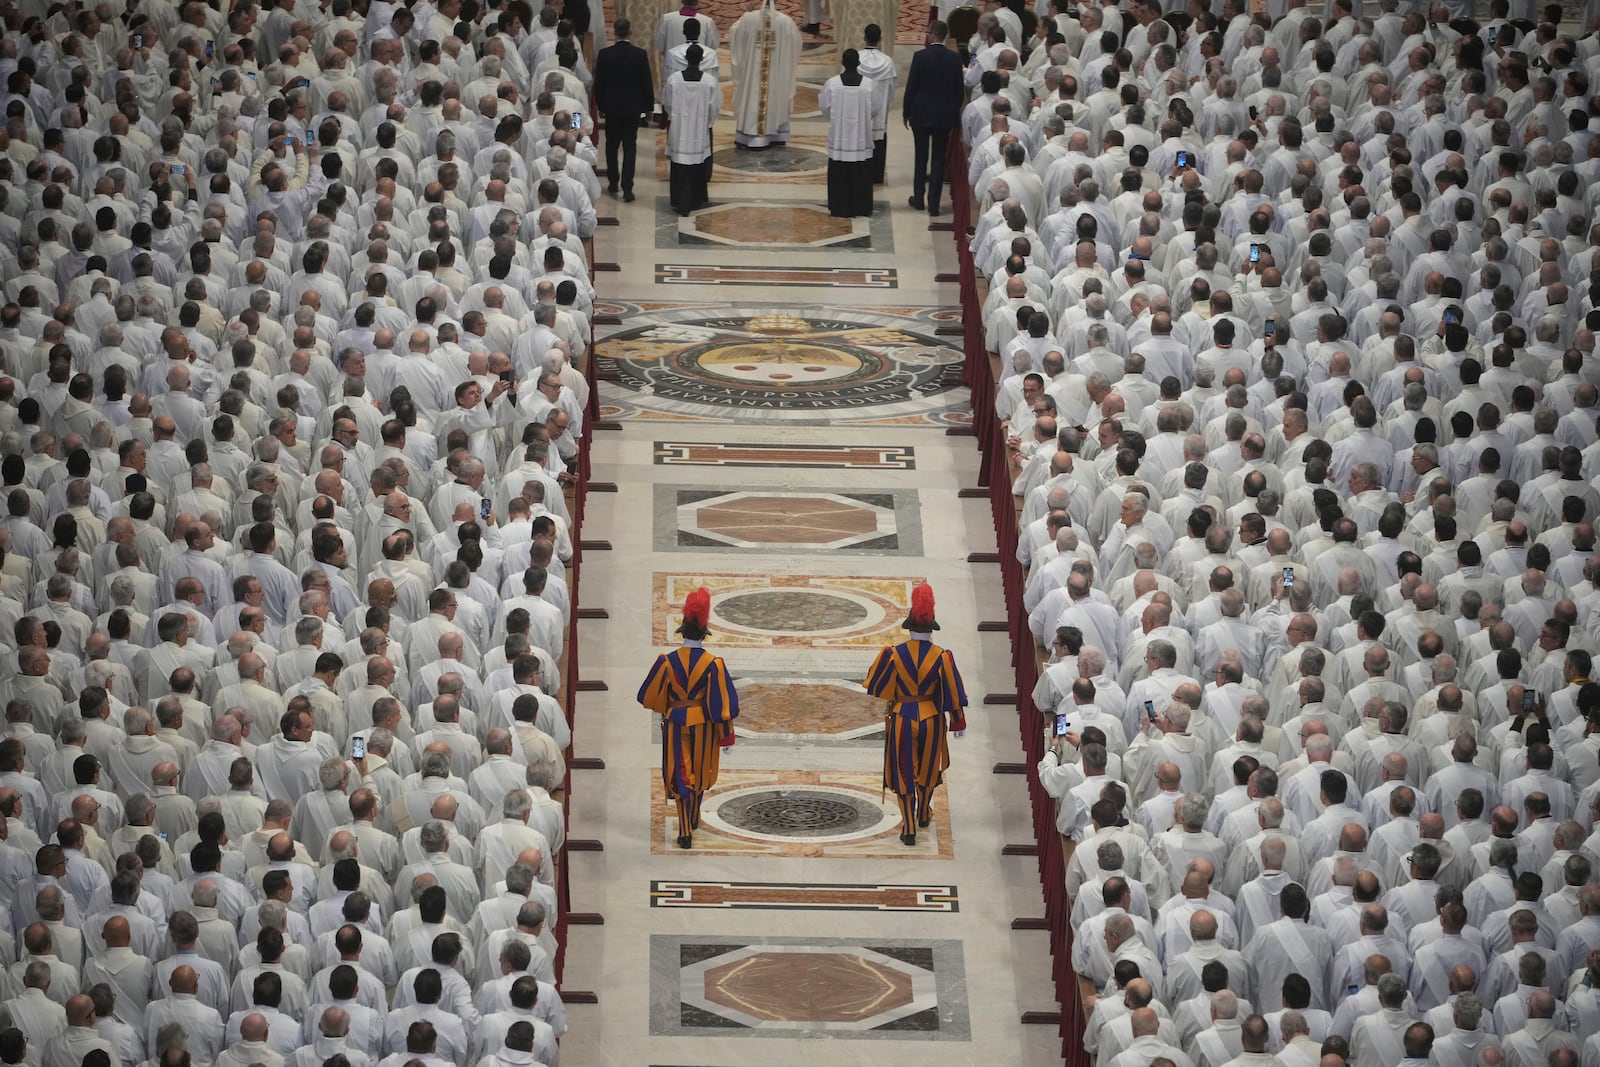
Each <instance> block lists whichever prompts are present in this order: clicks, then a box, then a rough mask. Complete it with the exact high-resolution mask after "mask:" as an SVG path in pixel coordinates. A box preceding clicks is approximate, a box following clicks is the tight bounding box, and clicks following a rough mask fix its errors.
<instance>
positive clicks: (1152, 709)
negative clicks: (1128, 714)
mask: <svg viewBox="0 0 1600 1067" xmlns="http://www.w3.org/2000/svg"><path fill="white" fill-rule="evenodd" d="M1144 713H1145V715H1146V716H1147V717H1148V718H1149V719H1150V721H1151V722H1155V721H1156V702H1155V701H1154V700H1146V701H1145V702H1144Z"/></svg>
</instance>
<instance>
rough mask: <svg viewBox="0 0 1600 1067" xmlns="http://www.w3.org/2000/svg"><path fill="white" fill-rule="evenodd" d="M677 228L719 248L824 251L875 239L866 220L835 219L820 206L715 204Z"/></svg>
mask: <svg viewBox="0 0 1600 1067" xmlns="http://www.w3.org/2000/svg"><path fill="white" fill-rule="evenodd" d="M678 228H679V230H680V232H682V233H686V234H689V235H692V236H695V237H702V238H704V239H706V240H708V241H715V242H716V243H718V244H725V245H741V246H760V247H762V248H825V247H827V246H828V245H833V244H839V243H841V242H844V241H855V240H860V239H861V238H870V237H871V235H872V224H871V223H870V222H869V221H868V220H867V219H864V218H852V219H836V218H834V217H833V216H832V215H829V214H828V209H827V208H826V207H824V206H821V205H819V204H752V203H735V204H714V205H712V206H711V207H708V208H705V209H703V210H701V211H697V212H695V213H694V214H692V215H689V216H687V217H685V218H681V219H679V220H678Z"/></svg>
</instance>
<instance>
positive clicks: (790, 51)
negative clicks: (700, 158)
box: [730, 0, 800, 148]
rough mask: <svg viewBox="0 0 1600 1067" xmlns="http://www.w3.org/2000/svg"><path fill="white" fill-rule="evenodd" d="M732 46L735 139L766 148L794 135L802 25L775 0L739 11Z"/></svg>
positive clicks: (744, 145) (747, 146)
mask: <svg viewBox="0 0 1600 1067" xmlns="http://www.w3.org/2000/svg"><path fill="white" fill-rule="evenodd" d="M730 41H731V42H732V46H733V47H732V51H733V131H734V132H733V140H734V143H735V144H737V145H738V146H739V147H740V148H766V147H767V146H769V145H777V144H785V143H787V142H788V140H789V116H790V114H791V112H793V110H794V84H795V67H796V66H797V65H798V64H799V62H800V30H799V28H798V27H797V26H795V24H794V19H792V18H790V17H789V16H788V15H785V14H784V13H783V12H781V11H779V10H777V9H776V8H774V7H773V5H772V0H762V4H761V6H760V7H758V8H756V9H755V10H754V11H747V12H745V13H744V14H743V15H741V16H739V21H738V22H735V23H734V24H733V34H732V36H731V37H730Z"/></svg>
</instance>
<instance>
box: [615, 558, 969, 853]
mask: <svg viewBox="0 0 1600 1067" xmlns="http://www.w3.org/2000/svg"><path fill="white" fill-rule="evenodd" d="M710 615H711V594H710V593H708V592H707V591H706V590H705V589H704V588H701V589H696V590H695V591H694V592H693V593H690V594H689V596H688V597H687V599H686V600H685V601H684V605H683V625H681V626H679V627H678V633H680V634H682V635H683V645H682V647H680V648H677V649H674V650H673V651H671V652H668V653H666V654H665V655H662V656H657V657H656V662H655V665H654V666H653V667H651V668H650V674H649V675H648V676H647V677H646V678H645V680H644V684H643V685H641V686H640V687H639V703H640V704H642V705H644V706H645V707H646V708H648V709H649V710H651V711H653V712H655V713H657V714H658V715H660V716H661V781H662V784H663V785H665V786H666V791H667V796H668V797H669V798H671V799H673V800H675V801H676V802H677V805H678V847H679V848H690V847H692V846H693V845H694V832H695V831H696V830H698V829H699V828H700V802H701V800H703V799H704V798H705V795H706V790H708V789H710V788H711V787H712V786H714V785H716V784H717V768H718V765H719V764H720V763H721V757H722V749H724V748H727V747H729V746H731V745H732V744H733V720H734V719H737V718H738V717H739V694H738V692H736V691H735V690H734V688H733V680H732V679H731V678H730V677H729V676H728V666H727V664H725V663H723V662H722V657H720V656H714V655H712V654H711V653H710V652H707V651H706V650H705V649H704V648H703V647H701V642H702V641H704V640H705V637H706V634H707V633H708V632H709V631H708V630H707V629H706V623H707V621H708V620H709V618H710ZM958 684H959V683H958Z"/></svg>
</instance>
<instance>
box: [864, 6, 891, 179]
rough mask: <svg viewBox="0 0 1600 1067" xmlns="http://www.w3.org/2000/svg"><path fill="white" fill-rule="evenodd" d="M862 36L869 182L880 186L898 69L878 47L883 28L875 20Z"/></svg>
mask: <svg viewBox="0 0 1600 1067" xmlns="http://www.w3.org/2000/svg"><path fill="white" fill-rule="evenodd" d="M862 38H863V39H864V40H865V41H866V47H865V48H863V49H861V67H860V70H861V76H862V77H864V78H871V79H872V184H874V185H882V184H884V176H883V168H884V163H885V161H886V160H887V159H888V145H889V104H890V103H891V102H892V101H893V100H894V88H895V85H896V84H897V83H898V82H899V80H900V72H899V71H897V70H896V69H895V66H894V57H893V56H891V55H889V54H888V53H887V52H884V51H883V50H882V49H880V48H879V47H878V46H879V45H880V44H881V43H882V42H883V30H881V29H879V28H878V25H877V23H871V24H869V25H868V26H867V28H866V32H865V33H863V34H862Z"/></svg>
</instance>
